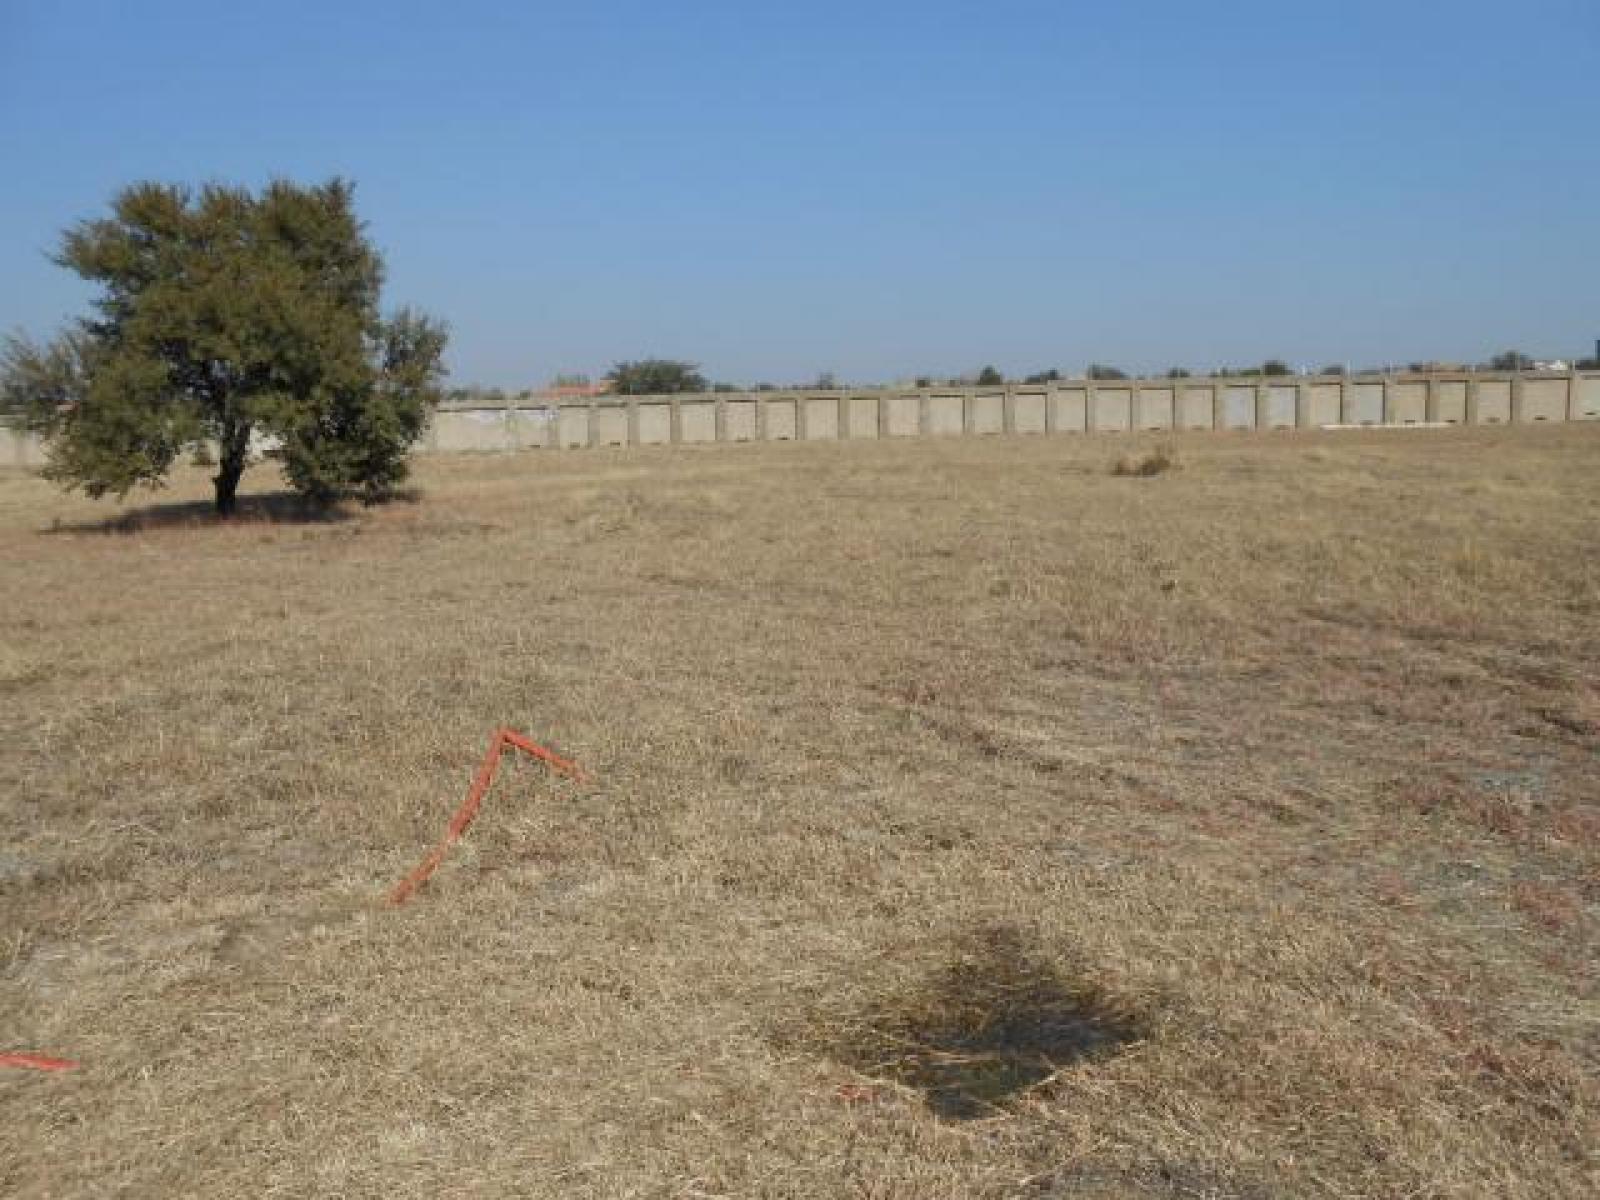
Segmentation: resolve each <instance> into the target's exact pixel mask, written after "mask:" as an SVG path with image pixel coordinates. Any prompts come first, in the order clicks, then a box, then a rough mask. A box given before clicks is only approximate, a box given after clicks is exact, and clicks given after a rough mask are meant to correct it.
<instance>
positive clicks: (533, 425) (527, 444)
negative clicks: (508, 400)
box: [510, 408, 556, 450]
mask: <svg viewBox="0 0 1600 1200" xmlns="http://www.w3.org/2000/svg"><path fill="white" fill-rule="evenodd" d="M555 423H556V410H555V409H553V408H518V409H514V410H512V412H511V420H510V425H511V445H512V447H513V448H515V449H517V450H538V449H542V448H543V447H545V446H548V445H550V443H551V442H552V441H553V440H554V438H555Z"/></svg>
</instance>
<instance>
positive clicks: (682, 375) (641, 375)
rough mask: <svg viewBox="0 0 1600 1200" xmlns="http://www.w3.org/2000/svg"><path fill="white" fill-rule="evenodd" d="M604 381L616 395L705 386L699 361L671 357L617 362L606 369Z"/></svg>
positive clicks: (658, 393)
mask: <svg viewBox="0 0 1600 1200" xmlns="http://www.w3.org/2000/svg"><path fill="white" fill-rule="evenodd" d="M606 382H607V383H609V384H610V385H611V390H612V391H613V392H615V393H617V394H618V395H619V396H670V395H674V394H676V393H678V392H703V391H706V390H707V388H708V386H709V385H708V384H707V383H706V377H705V376H704V375H702V374H700V364H699V363H692V362H680V361H679V360H677V359H673V358H641V359H638V360H637V361H635V362H619V363H618V364H617V365H616V366H614V367H612V368H611V370H610V371H608V372H607V373H606Z"/></svg>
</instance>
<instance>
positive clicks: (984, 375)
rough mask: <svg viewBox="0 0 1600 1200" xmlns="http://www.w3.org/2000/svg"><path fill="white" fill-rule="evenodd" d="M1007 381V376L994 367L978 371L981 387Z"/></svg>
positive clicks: (978, 381) (978, 380)
mask: <svg viewBox="0 0 1600 1200" xmlns="http://www.w3.org/2000/svg"><path fill="white" fill-rule="evenodd" d="M1005 381H1006V377H1005V376H1004V375H1002V374H1000V372H999V371H998V370H996V369H995V368H994V367H985V368H984V369H983V370H981V371H979V372H978V379H977V383H978V386H979V387H994V386H995V385H996V384H1001V383H1004V382H1005Z"/></svg>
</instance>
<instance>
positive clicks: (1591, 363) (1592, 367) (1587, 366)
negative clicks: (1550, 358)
mask: <svg viewBox="0 0 1600 1200" xmlns="http://www.w3.org/2000/svg"><path fill="white" fill-rule="evenodd" d="M1576 365H1577V369H1578V370H1580V371H1600V357H1596V358H1580V359H1579V360H1578V361H1577V364H1576Z"/></svg>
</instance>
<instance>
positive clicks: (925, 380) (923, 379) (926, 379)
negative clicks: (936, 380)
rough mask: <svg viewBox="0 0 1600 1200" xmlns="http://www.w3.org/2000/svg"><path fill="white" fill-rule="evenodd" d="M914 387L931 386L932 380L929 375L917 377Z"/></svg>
mask: <svg viewBox="0 0 1600 1200" xmlns="http://www.w3.org/2000/svg"><path fill="white" fill-rule="evenodd" d="M913 386H914V387H919V388H925V387H932V386H933V378H932V376H929V375H918V376H917V381H916V383H915V384H914V385H913Z"/></svg>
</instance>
